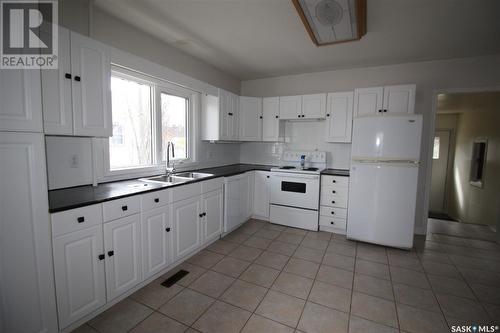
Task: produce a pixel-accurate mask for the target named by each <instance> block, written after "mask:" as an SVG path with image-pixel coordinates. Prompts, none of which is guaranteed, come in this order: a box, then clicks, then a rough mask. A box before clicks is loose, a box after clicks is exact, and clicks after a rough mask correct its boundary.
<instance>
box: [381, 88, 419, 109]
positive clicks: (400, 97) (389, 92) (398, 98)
mask: <svg viewBox="0 0 500 333" xmlns="http://www.w3.org/2000/svg"><path fill="white" fill-rule="evenodd" d="M415 88H416V87H415V85H414V84H408V85H400V86H387V87H384V107H383V109H384V111H385V112H387V113H391V114H392V113H403V114H404V113H413V112H414V107H415V90H416V89H415Z"/></svg>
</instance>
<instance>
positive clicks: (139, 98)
mask: <svg viewBox="0 0 500 333" xmlns="http://www.w3.org/2000/svg"><path fill="white" fill-rule="evenodd" d="M111 95H112V106H111V109H112V119H113V136H112V137H111V138H109V143H108V144H107V147H106V148H107V149H106V151H107V152H108V153H107V154H105V158H106V157H107V158H108V161H109V163H105V165H106V164H107V165H109V168H108V169H107V172H105V175H106V176H114V175H125V174H133V173H135V174H137V173H141V172H142V173H150V172H156V173H158V171H160V170H164V169H165V161H166V158H167V156H166V152H167V144H168V142H172V143H173V145H174V147H175V151H174V155H175V157H173V156H172V152H171V153H170V154H171V155H170V160H171V161H173V162H174V163H175V165H177V166H179V165H186V164H188V163H192V162H194V156H193V155H194V154H193V151H194V146H193V145H194V139H193V138H194V137H193V135H194V129H193V123H194V122H193V97H194V96H195V93H194V92H193V91H191V90H188V89H185V88H182V87H179V86H176V85H174V84H171V83H168V82H164V81H162V80H158V79H156V78H153V77H148V76H145V75H142V74H138V73H135V72H132V71H128V70H124V69H121V68H114V70H113V72H112V76H111Z"/></svg>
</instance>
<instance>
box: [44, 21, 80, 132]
mask: <svg viewBox="0 0 500 333" xmlns="http://www.w3.org/2000/svg"><path fill="white" fill-rule="evenodd" d="M58 29H59V51H58V52H59V58H58V67H59V68H58V69H44V70H42V96H43V129H44V132H45V134H54V135H72V134H73V106H72V104H71V84H72V80H73V75H72V74H71V44H70V32H69V30H68V29H66V28H63V27H58Z"/></svg>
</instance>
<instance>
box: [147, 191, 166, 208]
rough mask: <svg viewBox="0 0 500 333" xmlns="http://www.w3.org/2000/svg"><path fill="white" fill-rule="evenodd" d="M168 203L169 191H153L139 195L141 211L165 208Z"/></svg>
mask: <svg viewBox="0 0 500 333" xmlns="http://www.w3.org/2000/svg"><path fill="white" fill-rule="evenodd" d="M169 202H170V190H163V191H155V192H151V193H146V194H143V195H141V203H142V210H151V209H154V208H156V207H161V206H165V205H167V204H168V203H169Z"/></svg>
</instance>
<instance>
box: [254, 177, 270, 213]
mask: <svg viewBox="0 0 500 333" xmlns="http://www.w3.org/2000/svg"><path fill="white" fill-rule="evenodd" d="M270 175H271V173H270V172H268V171H255V175H254V177H255V181H254V192H253V216H254V217H255V218H258V219H262V220H266V221H267V220H269V199H270V184H271V178H270V177H271V176H270Z"/></svg>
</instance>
